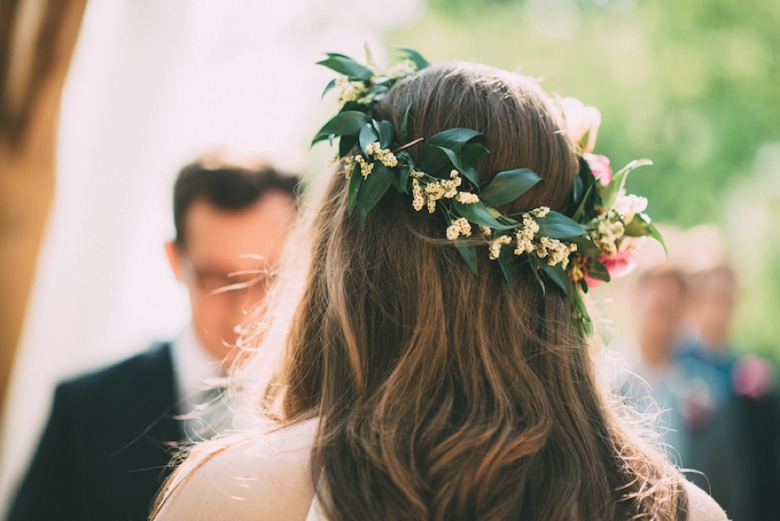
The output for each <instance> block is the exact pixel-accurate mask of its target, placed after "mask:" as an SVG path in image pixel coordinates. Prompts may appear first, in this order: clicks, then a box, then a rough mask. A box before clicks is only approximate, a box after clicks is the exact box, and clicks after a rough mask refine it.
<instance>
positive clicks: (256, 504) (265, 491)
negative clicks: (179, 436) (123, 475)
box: [154, 421, 316, 521]
mask: <svg viewBox="0 0 780 521" xmlns="http://www.w3.org/2000/svg"><path fill="white" fill-rule="evenodd" d="M315 429H316V422H315V421H308V422H305V423H302V424H300V425H296V426H293V427H289V428H287V429H284V430H280V431H276V432H273V433H271V434H267V435H264V436H262V437H260V438H258V437H255V438H246V437H243V438H232V439H231V438H227V439H225V440H219V441H217V442H216V443H211V442H209V445H206V446H204V448H203V449H204V450H202V451H198V452H196V453H195V454H193V457H191V458H189V459H188V460H187V461H185V462H184V463H183V468H182V469H181V471H182V472H183V474H182V477H181V479H180V480H179V481H178V482H177V483H175V484H174V486H173V489H172V491H171V492H170V494H169V495H168V497H167V498H166V499H165V502H164V503H163V505H162V508H161V509H160V511H159V513H158V514H157V515H156V516H155V517H154V520H155V521H169V520H178V519H188V520H193V521H198V520H219V519H230V520H236V521H240V520H245V519H246V520H249V519H252V520H256V519H269V520H275V519H279V520H288V519H289V520H295V519H300V520H301V521H303V520H304V519H305V518H306V514H307V512H308V511H309V507H310V506H311V502H312V500H313V498H314V487H313V484H312V482H311V474H310V472H309V455H310V452H311V445H312V440H313V437H314V432H315ZM188 466H189V468H188Z"/></svg>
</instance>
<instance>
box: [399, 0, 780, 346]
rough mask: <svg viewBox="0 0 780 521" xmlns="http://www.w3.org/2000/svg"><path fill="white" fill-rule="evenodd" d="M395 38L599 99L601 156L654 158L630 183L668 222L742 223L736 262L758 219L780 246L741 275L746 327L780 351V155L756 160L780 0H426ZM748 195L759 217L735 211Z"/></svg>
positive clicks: (779, 91)
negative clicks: (758, 208) (745, 236)
mask: <svg viewBox="0 0 780 521" xmlns="http://www.w3.org/2000/svg"><path fill="white" fill-rule="evenodd" d="M387 42H388V48H393V47H397V46H409V47H412V48H415V49H417V50H419V51H420V52H421V53H422V54H423V56H425V57H426V58H428V59H429V60H431V61H443V60H448V59H463V60H474V61H480V62H484V63H488V64H491V65H495V66H497V67H500V68H503V69H507V70H518V71H521V72H523V73H524V74H527V75H530V76H535V77H539V78H543V82H542V86H543V87H544V88H545V89H546V90H547V91H550V92H557V93H559V94H560V95H561V96H574V97H576V98H578V99H580V100H581V101H583V102H584V103H585V104H586V105H593V106H596V107H598V108H599V110H601V113H602V117H603V118H602V121H603V122H602V126H601V130H600V133H599V140H598V144H597V147H596V152H597V153H603V154H606V155H608V156H609V157H610V158H611V159H612V162H613V167H614V168H619V167H622V166H623V165H624V164H626V163H627V162H629V161H630V160H632V159H635V158H640V157H647V158H650V159H652V160H653V162H654V163H655V166H653V167H648V168H644V169H642V170H641V171H639V172H637V173H636V174H635V175H634V176H632V177H631V178H630V179H629V182H628V190H629V192H631V193H636V194H640V195H646V196H648V197H649V198H650V201H651V207H650V208H649V213H650V214H651V215H652V216H653V217H654V219H655V220H656V221H661V222H665V223H670V224H674V225H676V226H680V227H690V226H693V225H697V224H701V223H716V224H719V225H721V226H723V227H724V229H726V230H731V232H732V235H731V236H730V239H729V243H730V246H735V248H733V251H732V253H733V255H732V258H735V259H740V258H741V255H742V253H744V245H741V244H734V243H735V242H737V241H738V240H739V239H740V238H741V237H742V234H741V232H740V230H742V229H745V228H755V227H758V228H759V229H760V231H761V233H757V232H756V231H755V229H753V230H752V232H751V237H752V238H753V240H759V241H764V242H765V243H766V244H769V245H770V246H769V247H763V248H762V249H761V250H760V251H761V252H762V253H761V255H763V257H762V258H760V259H758V260H757V261H755V262H753V261H751V263H750V269H751V270H752V271H751V272H750V273H741V275H743V281H744V284H743V290H744V292H745V293H746V294H747V295H749V296H750V298H749V299H744V300H745V301H746V302H745V303H744V305H743V306H741V308H740V309H741V311H740V315H739V318H738V333H739V337H740V339H741V340H743V341H744V342H745V343H747V344H750V345H751V346H752V347H753V348H756V349H758V350H759V351H762V352H765V353H772V352H773V353H775V354H780V321H778V320H777V319H776V318H775V314H776V313H777V312H778V311H780V247H779V246H774V245H777V244H780V233H779V232H777V231H775V228H780V227H778V226H777V225H778V224H780V220H778V219H780V212H778V204H777V201H778V200H780V190H777V189H774V190H772V189H771V188H772V187H773V186H776V185H777V184H780V163H778V164H777V165H772V164H770V165H769V166H768V167H767V165H766V164H764V166H763V167H757V166H756V164H757V156H759V155H760V151H761V150H762V149H765V148H766V147H767V146H774V145H772V144H775V145H777V144H780V1H777V0H741V1H734V0H684V1H680V0H654V1H643V0H579V1H575V0H524V1H523V0H428V2H427V5H426V7H425V9H424V10H423V11H422V12H421V14H420V15H419V16H418V17H416V18H415V19H414V20H412V21H411V22H409V23H407V24H405V25H404V26H403V27H401V28H399V29H397V30H396V31H395V32H393V33H392V34H390V35H389V36H388V39H387ZM777 150H780V148H777ZM765 155H766V154H765ZM772 157H776V158H777V159H778V161H780V153H777V154H775V155H774V156H772ZM764 163H767V161H766V160H765V161H764ZM770 163H771V161H770ZM767 169H769V172H767ZM768 179H769V180H770V181H768ZM767 187H768V188H769V189H767ZM734 194H741V195H739V196H735V195H734ZM746 197H747V198H748V199H747V200H748V202H750V201H751V199H749V198H750V197H754V198H756V199H757V200H756V201H755V202H756V204H757V205H761V206H762V208H763V210H762V212H759V214H760V215H751V213H752V212H750V211H747V212H746V213H745V214H742V215H737V216H735V215H733V214H731V213H730V212H729V209H730V208H732V207H735V206H740V205H741V206H745V205H744V201H745V198H746ZM741 206H740V207H741ZM749 206H750V205H748V207H749ZM747 210H749V208H747ZM757 219H764V220H766V219H771V220H772V221H770V222H769V223H766V222H757ZM739 268H742V269H744V267H743V266H739V267H738V269H739Z"/></svg>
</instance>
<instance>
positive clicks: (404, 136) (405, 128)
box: [400, 102, 412, 145]
mask: <svg viewBox="0 0 780 521" xmlns="http://www.w3.org/2000/svg"><path fill="white" fill-rule="evenodd" d="M410 108H412V103H411V102H410V103H409V106H408V107H406V111H405V112H404V119H403V121H401V135H400V139H401V144H402V145H405V144H406V142H407V141H409V138H408V134H409V109H410Z"/></svg>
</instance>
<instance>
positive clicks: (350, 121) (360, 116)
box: [312, 110, 371, 145]
mask: <svg viewBox="0 0 780 521" xmlns="http://www.w3.org/2000/svg"><path fill="white" fill-rule="evenodd" d="M366 123H371V118H370V117H368V115H367V114H365V113H364V112H360V111H358V110H348V111H345V112H339V113H338V114H336V115H335V116H333V118H331V120H330V121H328V122H327V123H325V125H324V126H323V127H322V128H321V129H320V131H319V132H317V135H316V136H314V140H313V141H312V145H313V144H314V143H317V142H319V141H322V140H323V139H327V138H328V136H330V135H336V136H357V135H358V134H359V133H360V130H361V129H362V128H363V126H364V125H365V124H366Z"/></svg>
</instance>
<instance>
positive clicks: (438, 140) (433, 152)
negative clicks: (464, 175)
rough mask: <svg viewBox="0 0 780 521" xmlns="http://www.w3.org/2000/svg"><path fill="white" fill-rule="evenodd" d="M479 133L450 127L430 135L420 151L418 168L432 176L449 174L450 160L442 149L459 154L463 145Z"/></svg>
mask: <svg viewBox="0 0 780 521" xmlns="http://www.w3.org/2000/svg"><path fill="white" fill-rule="evenodd" d="M479 135H480V133H479V132H477V131H475V130H470V129H467V128H451V129H449V130H445V131H444V132H439V133H438V134H436V135H434V136H432V137H431V138H430V139H429V140H428V141H427V142H426V144H425V146H424V147H423V149H422V151H421V152H420V158H419V165H418V166H419V168H420V170H422V171H423V172H426V173H427V174H429V175H432V176H439V177H444V176H449V171H450V169H451V164H452V160H451V159H450V158H449V157H448V156H447V154H446V153H445V152H444V151H443V150H442V148H446V149H449V150H451V151H452V152H454V153H455V154H456V155H457V154H460V152H461V150H462V149H463V147H464V146H465V145H466V143H468V142H469V141H470V140H472V139H474V138H475V137H477V136H479Z"/></svg>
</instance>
